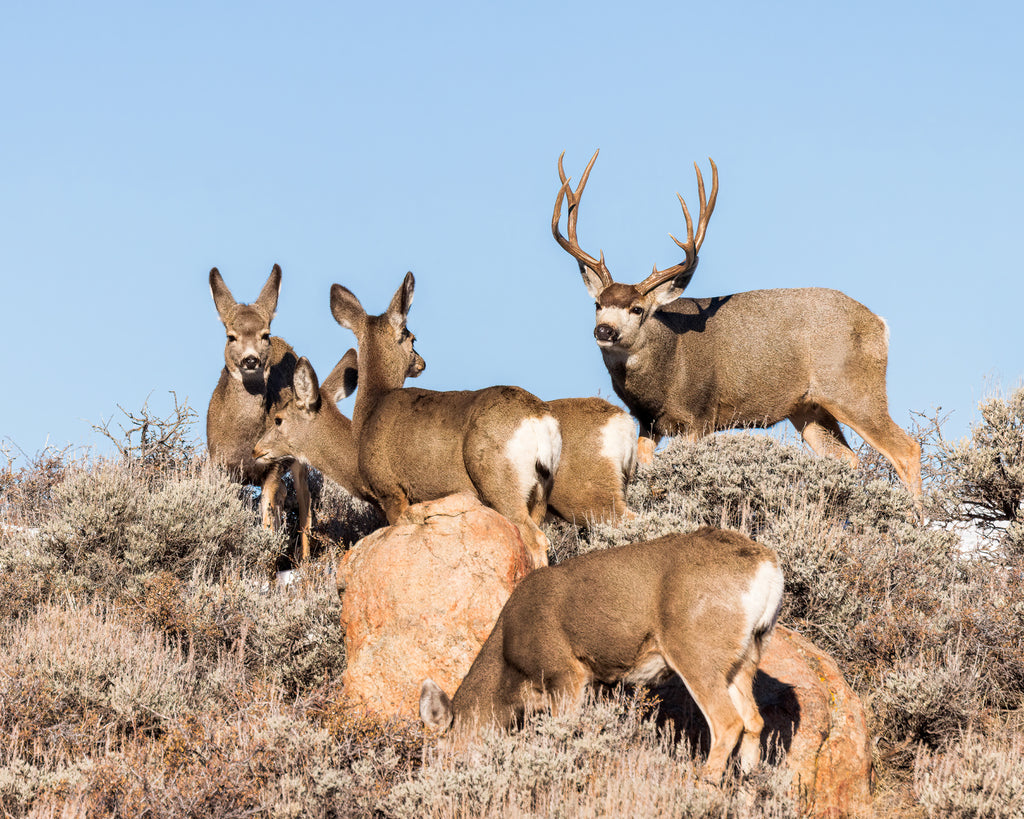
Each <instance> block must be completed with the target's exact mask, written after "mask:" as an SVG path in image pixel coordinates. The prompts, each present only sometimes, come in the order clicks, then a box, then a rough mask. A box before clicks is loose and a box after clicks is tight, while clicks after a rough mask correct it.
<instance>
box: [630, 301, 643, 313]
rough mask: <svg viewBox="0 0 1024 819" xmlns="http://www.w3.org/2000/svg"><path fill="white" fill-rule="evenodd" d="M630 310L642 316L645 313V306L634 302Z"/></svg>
mask: <svg viewBox="0 0 1024 819" xmlns="http://www.w3.org/2000/svg"><path fill="white" fill-rule="evenodd" d="M629 312H630V313H632V314H633V315H634V316H642V315H643V314H644V308H643V307H641V306H640V305H639V304H634V305H633V306H632V307H630V308H629Z"/></svg>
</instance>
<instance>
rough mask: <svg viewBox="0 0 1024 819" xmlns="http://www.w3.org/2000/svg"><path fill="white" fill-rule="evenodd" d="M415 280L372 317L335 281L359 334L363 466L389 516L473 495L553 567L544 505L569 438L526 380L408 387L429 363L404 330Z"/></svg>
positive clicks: (338, 311)
mask: <svg viewBox="0 0 1024 819" xmlns="http://www.w3.org/2000/svg"><path fill="white" fill-rule="evenodd" d="M414 287H415V280H414V278H413V275H412V273H408V274H406V277H405V280H404V281H403V282H402V285H401V287H399V288H398V291H397V292H396V293H395V295H394V297H393V298H392V300H391V304H390V305H389V307H388V309H387V310H386V311H385V312H384V313H382V314H381V315H379V316H370V315H368V314H367V313H366V311H365V310H364V309H363V306H362V305H361V304H360V303H359V300H358V299H357V298H356V297H355V295H354V294H353V293H352V292H351V291H350V290H348V289H347V288H345V287H342V286H341V285H340V284H335V285H333V286H332V287H331V312H332V313H333V314H334V318H335V320H336V321H337V322H338V323H339V324H341V325H342V326H343V327H346V328H348V329H349V330H351V331H352V332H353V333H354V334H355V336H356V340H357V341H358V355H359V391H358V393H357V394H356V402H355V406H354V407H353V409H352V430H353V434H354V436H355V441H356V444H357V446H358V451H359V471H360V473H361V475H362V478H363V480H364V481H365V482H366V484H367V486H368V487H369V489H370V491H371V492H372V493H373V495H374V496H375V497H376V498H377V499H378V501H379V502H380V504H381V507H382V508H383V509H384V514H385V515H386V516H387V519H388V522H389V523H394V521H395V519H396V518H397V517H398V516H399V515H401V514H402V512H404V511H405V509H406V508H407V507H408V506H409V505H410V504H412V503H419V502H421V501H427V500H434V499H436V498H442V497H444V496H446V495H450V494H453V493H455V492H469V493H471V494H474V495H476V496H477V497H478V498H480V500H481V501H482V502H483V503H484V504H486V505H487V506H490V507H491V508H492V509H495V510H496V511H498V512H500V513H501V514H503V515H504V516H505V517H507V518H508V519H509V520H510V521H512V523H513V524H515V525H516V526H517V527H518V528H519V531H520V533H521V534H522V537H523V542H524V544H525V545H526V548H527V549H528V550H529V552H530V554H531V557H532V561H533V565H534V567H536V566H543V565H547V562H548V559H547V551H548V540H547V537H546V536H545V535H544V533H543V532H542V531H541V530H540V528H539V527H538V525H537V524H538V523H540V521H541V520H543V518H544V515H545V513H546V511H547V500H548V495H549V493H550V491H551V482H552V478H553V477H554V475H555V472H556V471H557V469H558V463H559V457H560V452H561V448H562V438H561V434H560V433H559V429H558V422H557V421H556V420H555V418H554V416H553V415H552V414H551V411H550V409H549V408H548V406H547V405H546V404H544V403H543V402H542V401H541V400H540V399H539V398H537V397H536V396H535V395H532V394H531V393H529V392H527V391H526V390H524V389H521V388H519V387H506V386H497V387H487V388H485V389H482V390H465V391H452V392H435V391H433V390H422V389H414V388H404V389H403V388H402V384H403V383H404V382H405V379H406V377H409V376H413V377H414V376H417V375H419V374H420V373H421V372H422V371H423V369H424V367H425V364H424V362H423V359H422V358H420V356H419V354H418V353H417V352H416V350H415V349H414V346H413V342H414V340H415V337H414V336H413V335H412V333H410V332H409V330H408V329H407V327H406V319H407V317H408V314H409V308H410V307H411V306H412V298H413V290H414Z"/></svg>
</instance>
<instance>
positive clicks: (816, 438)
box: [789, 406, 860, 469]
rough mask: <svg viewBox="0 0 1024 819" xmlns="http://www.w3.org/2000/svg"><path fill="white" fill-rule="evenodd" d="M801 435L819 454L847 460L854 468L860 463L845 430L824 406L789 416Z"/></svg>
mask: <svg viewBox="0 0 1024 819" xmlns="http://www.w3.org/2000/svg"><path fill="white" fill-rule="evenodd" d="M789 420H790V422H791V423H792V424H793V426H794V427H796V430H797V432H799V433H800V437H801V438H803V439H804V441H805V442H806V443H807V445H808V446H809V447H810V448H811V449H812V450H814V452H815V453H816V454H818V455H822V456H826V455H827V456H831V457H833V458H839V459H840V460H843V461H846V462H847V463H848V464H849V465H850V466H851V467H853V468H854V469H856V468H857V466H858V464H859V463H860V461H859V459H858V458H857V454H856V453H855V452H854V451H853V449H852V448H851V447H850V445H849V443H847V441H846V436H845V435H843V430H842V428H841V427H840V426H839V423H838V422H837V421H836V419H835V418H834V417H832V415H831V413H829V412H828V411H827V410H825V409H823V408H822V407H817V406H815V407H809V408H807V409H803V410H800V411H798V412H795V413H793V414H792V415H790V416H789Z"/></svg>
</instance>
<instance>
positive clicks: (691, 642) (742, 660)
mask: <svg viewBox="0 0 1024 819" xmlns="http://www.w3.org/2000/svg"><path fill="white" fill-rule="evenodd" d="M782 586H783V579H782V572H781V571H780V569H779V564H778V559H777V558H776V556H775V553H774V552H773V551H772V550H771V549H768V548H767V547H765V546H761V545H760V544H758V543H755V542H754V541H752V540H750V538H748V537H745V536H744V535H741V534H739V533H738V532H730V531H724V530H722V529H713V528H710V527H705V528H703V529H700V530H698V531H697V532H693V533H691V534H688V535H683V534H678V533H677V534H670V535H665V536H664V537H660V538H658V539H657V540H651V541H646V542H643V543H632V544H629V545H627V546H619V547H617V548H613V549H607V550H604V551H594V552H589V553H587V554H585V555H582V556H580V557H575V558H571V559H570V560H567V561H565V563H562V564H559V565H557V566H550V567H548V568H545V569H541V570H539V571H535V572H531V573H530V574H528V575H527V576H526V577H525V578H524V579H523V580H522V582H521V583H520V584H519V585H518V586H517V587H516V588H515V590H514V591H513V592H512V595H511V596H510V597H509V599H508V602H506V603H505V606H504V608H503V609H502V610H501V613H500V614H499V615H498V620H497V622H496V623H495V625H494V629H493V630H492V631H491V634H490V636H489V637H488V638H487V640H486V641H485V642H484V645H483V648H481V649H480V653H479V654H478V655H477V657H476V659H475V660H474V661H473V665H472V666H471V667H470V669H469V673H467V674H466V677H465V679H463V681H462V684H461V685H460V686H459V689H458V691H456V692H455V695H454V696H453V697H452V698H451V699H449V698H448V696H447V695H446V694H445V693H444V692H443V691H442V690H441V689H440V687H439V686H438V685H437V684H436V683H434V682H433V680H430V679H427V680H424V681H423V684H422V687H421V691H420V718H421V719H422V720H423V722H424V724H425V725H426V726H427V727H429V728H433V729H435V730H439V731H445V730H448V729H449V728H450V727H452V726H454V729H455V730H456V731H457V732H468V733H472V732H473V731H476V730H478V729H479V728H481V727H483V726H485V725H488V724H490V725H495V726H497V727H499V728H508V727H510V726H511V725H512V724H513V723H514V722H516V721H517V720H518V719H520V718H521V717H522V716H523V715H525V714H527V713H529V712H531V711H534V710H537V709H539V708H542V707H546V706H552V707H553V708H555V709H558V708H575V707H578V704H579V703H580V701H581V699H582V697H583V694H584V692H585V689H586V687H587V686H589V685H591V684H594V683H604V684H614V683H618V682H627V683H634V684H643V683H654V682H657V681H662V680H664V679H666V678H667V677H668V676H669V675H670V674H672V673H675V674H678V675H679V677H681V678H682V680H683V682H684V683H685V685H686V688H687V690H688V691H689V692H690V694H691V696H692V697H693V699H694V702H695V703H696V704H697V706H698V707H699V708H700V711H701V713H702V714H703V715H704V719H705V720H706V721H707V723H708V727H709V728H710V731H711V747H710V751H709V753H708V758H707V761H706V763H705V767H704V774H705V775H706V776H708V777H711V778H714V777H721V776H722V774H723V773H724V772H725V769H726V765H727V763H728V761H729V757H730V756H731V754H732V752H733V751H734V750H735V748H736V745H737V743H739V746H740V748H739V758H740V763H741V765H742V767H743V769H744V770H750V769H751V768H753V767H754V766H755V765H756V764H757V763H758V761H759V758H760V735H761V729H762V727H763V724H764V723H763V721H762V719H761V715H760V712H759V711H758V708H757V704H756V703H755V701H754V696H753V691H752V686H753V680H754V675H755V674H756V672H757V666H758V663H759V662H760V660H761V655H762V654H763V652H764V651H765V649H766V647H767V644H768V640H769V638H770V637H771V634H772V631H773V629H774V628H775V623H776V619H777V618H778V614H779V609H780V607H781V605H782ZM741 737H742V738H741Z"/></svg>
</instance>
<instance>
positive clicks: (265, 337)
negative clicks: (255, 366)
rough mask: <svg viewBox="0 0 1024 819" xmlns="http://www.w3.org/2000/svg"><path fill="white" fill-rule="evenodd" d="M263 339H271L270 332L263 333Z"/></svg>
mask: <svg viewBox="0 0 1024 819" xmlns="http://www.w3.org/2000/svg"><path fill="white" fill-rule="evenodd" d="M263 340H264V341H270V333H264V334H263Z"/></svg>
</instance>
